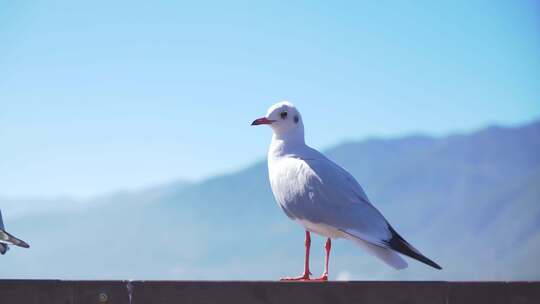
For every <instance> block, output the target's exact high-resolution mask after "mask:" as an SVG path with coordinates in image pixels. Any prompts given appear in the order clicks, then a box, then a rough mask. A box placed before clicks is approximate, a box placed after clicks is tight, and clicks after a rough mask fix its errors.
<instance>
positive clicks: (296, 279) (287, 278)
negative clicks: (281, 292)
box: [280, 272, 311, 281]
mask: <svg viewBox="0 0 540 304" xmlns="http://www.w3.org/2000/svg"><path fill="white" fill-rule="evenodd" d="M310 274H311V272H309V273H304V274H303V275H301V276H298V277H285V278H281V279H280V281H311V278H310V277H309V275H310Z"/></svg>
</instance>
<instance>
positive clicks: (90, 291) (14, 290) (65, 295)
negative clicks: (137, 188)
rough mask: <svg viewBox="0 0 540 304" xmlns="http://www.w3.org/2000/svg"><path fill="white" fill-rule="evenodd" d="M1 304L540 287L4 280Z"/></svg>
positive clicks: (310, 299) (507, 291) (538, 292)
mask: <svg viewBox="0 0 540 304" xmlns="http://www.w3.org/2000/svg"><path fill="white" fill-rule="evenodd" d="M0 303H17V304H38V303H62V304H87V303H88V304H90V303H100V304H106V303H111V304H112V303H114V304H129V303H131V304H143V303H149V304H150V303H152V304H169V303H171V304H172V303H175V304H176V303H220V304H227V303H253V304H258V303H295V304H303V303H309V304H318V303H391V304H393V303H395V304H413V303H416V304H439V303H440V304H453V303H460V304H467V303H471V304H472V303H474V304H481V303H489V304H498V303H501V304H505V303H509V304H510V303H512V304H529V303H530V304H533V303H534V304H538V303H540V282H436V281H426V282H414V281H399V282H395V281H354V282H325V283H319V282H313V283H311V282H309V283H304V282H271V281H61V280H0Z"/></svg>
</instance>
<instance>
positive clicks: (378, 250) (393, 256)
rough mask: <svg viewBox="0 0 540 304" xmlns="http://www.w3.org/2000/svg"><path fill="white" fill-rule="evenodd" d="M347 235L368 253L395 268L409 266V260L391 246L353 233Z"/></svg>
mask: <svg viewBox="0 0 540 304" xmlns="http://www.w3.org/2000/svg"><path fill="white" fill-rule="evenodd" d="M345 237H346V238H347V239H349V240H351V241H353V242H355V243H356V244H358V245H359V246H360V247H362V248H363V249H364V250H365V251H367V252H368V253H370V254H372V255H374V256H376V257H378V258H379V259H381V260H383V261H384V262H385V263H386V264H388V265H389V266H391V267H392V268H394V269H398V270H399V269H404V268H407V266H408V265H407V262H406V261H405V260H404V259H403V258H402V257H401V256H400V255H399V254H397V253H396V252H394V251H393V250H391V249H389V248H385V247H382V246H378V245H374V244H371V243H369V242H366V241H364V240H362V239H360V238H357V237H355V236H353V235H351V234H346V235H345Z"/></svg>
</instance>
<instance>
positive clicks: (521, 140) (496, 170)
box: [0, 121, 540, 280]
mask: <svg viewBox="0 0 540 304" xmlns="http://www.w3.org/2000/svg"><path fill="white" fill-rule="evenodd" d="M326 154H327V155H328V156H329V157H330V158H331V159H333V160H335V161H336V162H337V163H338V164H340V165H342V166H343V167H344V168H346V169H347V170H348V171H350V172H351V174H353V175H354V176H355V177H356V178H357V179H358V181H359V182H360V183H361V184H362V185H363V187H364V189H365V190H366V193H367V194H368V196H369V197H370V199H371V201H372V202H373V203H374V204H375V206H376V207H377V208H378V209H380V210H381V212H382V213H383V214H384V215H385V217H386V218H387V219H388V220H389V221H390V223H392V225H393V227H394V228H395V229H396V230H397V231H398V232H399V233H400V234H401V235H402V236H403V237H404V238H405V239H406V240H407V241H409V242H410V243H411V244H413V246H415V247H417V248H418V249H419V250H421V251H422V252H423V253H425V254H426V255H427V256H428V257H430V258H432V259H433V260H435V261H436V262H437V263H439V264H441V266H442V267H443V268H444V271H442V272H433V271H431V270H429V269H426V267H423V266H422V265H418V264H419V263H415V262H413V261H410V268H409V269H407V270H405V271H402V272H395V271H392V270H390V269H387V268H386V267H385V266H384V265H383V264H382V263H380V262H379V261H377V260H375V258H373V257H370V256H367V255H366V254H365V253H363V252H362V251H361V250H360V249H359V248H357V247H355V246H354V245H352V244H349V243H346V242H336V245H335V246H334V248H335V251H334V252H333V257H332V265H333V266H332V267H333V268H331V275H332V273H335V274H339V273H341V274H344V273H345V274H348V276H349V277H351V278H354V279H396V280H398V279H399V280H401V279H414V280H418V279H437V280H440V279H445V280H452V279H459V280H477V279H482V280H485V279H489V280H509V279H522V280H523V279H539V278H540V271H538V270H536V271H535V270H534V269H537V268H538V269H540V267H532V266H537V265H538V262H536V260H537V256H539V255H540V203H539V201H540V191H538V190H537V188H540V187H537V186H538V185H540V157H539V156H538V155H540V121H538V122H534V123H531V124H527V125H525V126H521V127H516V128H499V127H491V128H486V129H482V130H480V131H478V132H474V133H470V134H466V135H463V134H462V135H450V136H445V137H442V138H436V137H428V136H409V137H402V138H398V139H382V140H366V141H360V142H357V143H351V142H346V143H343V144H340V145H337V146H335V147H333V148H330V149H328V150H326ZM153 189H154V190H153V191H151V193H150V195H142V196H141V195H140V194H138V193H134V194H130V193H127V194H123V195H120V196H114V197H109V198H106V197H105V198H100V199H99V201H98V202H96V204H93V205H92V206H90V207H88V208H81V209H78V208H75V209H70V210H61V211H52V212H49V213H42V214H34V215H28V216H21V217H18V218H15V219H13V221H11V220H10V219H9V215H8V214H7V213H6V214H5V217H6V219H5V221H6V225H8V226H9V227H10V228H9V229H10V230H11V231H16V232H17V234H18V235H20V236H21V237H23V238H25V240H27V241H28V242H29V243H30V244H31V246H32V250H28V251H25V252H23V251H16V252H10V254H9V255H7V256H3V257H2V258H3V259H6V260H7V261H6V265H7V266H6V268H5V269H4V270H3V271H4V272H3V273H2V274H0V276H1V277H6V278H7V277H11V278H25V277H55V278H76V279H85V278H86V279H96V278H101V279H105V278H119V279H120V278H141V279H152V278H154V279H273V278H277V277H280V276H284V275H290V274H291V273H290V272H291V271H299V270H300V268H301V267H300V266H301V265H302V247H303V245H302V244H303V241H302V229H301V227H299V226H297V225H296V224H295V223H293V222H290V221H289V220H288V219H287V218H286V216H284V215H283V214H282V212H281V210H279V208H278V207H277V205H276V203H275V202H274V200H273V197H272V194H271V190H270V186H269V183H268V178H267V170H266V164H265V162H264V161H258V162H255V163H254V164H252V165H250V166H248V167H246V168H244V169H242V170H239V171H236V172H233V173H229V174H225V175H220V176H216V177H213V178H210V179H206V180H204V181H201V182H198V183H192V184H187V185H182V186H178V187H175V186H174V183H173V184H172V186H171V187H164V188H163V191H160V187H154V188H153ZM50 235H53V236H54V237H55V238H59V239H61V240H63V241H62V242H60V243H57V242H53V243H51V242H49V241H48V239H49V238H50ZM317 241H318V238H315V239H314V242H315V243H316V242H317ZM319 241H320V240H319ZM321 248H322V247H321ZM317 249H320V248H316V246H314V248H313V250H314V253H313V259H314V261H313V263H314V265H320V264H322V263H321V258H322V255H321V252H322V251H321V252H318V251H317ZM88 253H91V254H88ZM80 257H85V262H84V263H81V260H80ZM42 261H48V262H47V263H45V264H44V263H42ZM130 265H137V267H131V266H130ZM260 265H275V266H274V267H268V269H266V268H265V269H262V270H260V271H259V272H258V273H255V274H253V273H251V271H250V270H251V269H253V268H254V267H258V268H260ZM476 268H481V269H482V271H475V269H476Z"/></svg>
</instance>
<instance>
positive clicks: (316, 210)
mask: <svg viewBox="0 0 540 304" xmlns="http://www.w3.org/2000/svg"><path fill="white" fill-rule="evenodd" d="M323 157H324V156H323ZM299 174H302V175H304V176H301V177H300V178H302V179H304V180H305V181H306V182H305V183H304V185H306V186H305V189H303V191H299V192H298V193H299V194H298V195H297V197H296V198H295V201H297V202H298V203H294V204H287V206H286V209H287V210H286V212H288V213H291V214H293V215H294V216H295V217H298V218H304V219H306V220H308V221H310V222H313V223H323V224H326V225H329V226H332V227H335V228H337V229H339V230H341V231H342V232H344V233H346V234H349V235H352V236H355V237H358V238H361V239H363V240H365V241H367V242H370V243H372V244H375V245H379V246H384V247H386V246H387V241H388V240H389V239H390V238H391V237H392V234H391V231H390V229H389V225H388V223H387V221H386V219H385V218H384V217H383V215H382V214H381V213H380V212H379V211H378V210H377V209H376V208H375V207H374V206H373V205H372V204H371V203H370V202H369V200H368V198H367V196H366V194H365V192H364V190H363V189H362V187H361V186H360V185H359V184H358V182H356V180H355V179H354V178H353V177H352V176H351V175H350V174H349V173H348V172H347V171H345V170H344V169H342V168H341V167H339V166H338V165H337V164H335V163H333V162H332V161H330V160H329V159H326V158H312V159H311V158H310V159H303V168H302V170H300V173H299Z"/></svg>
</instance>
